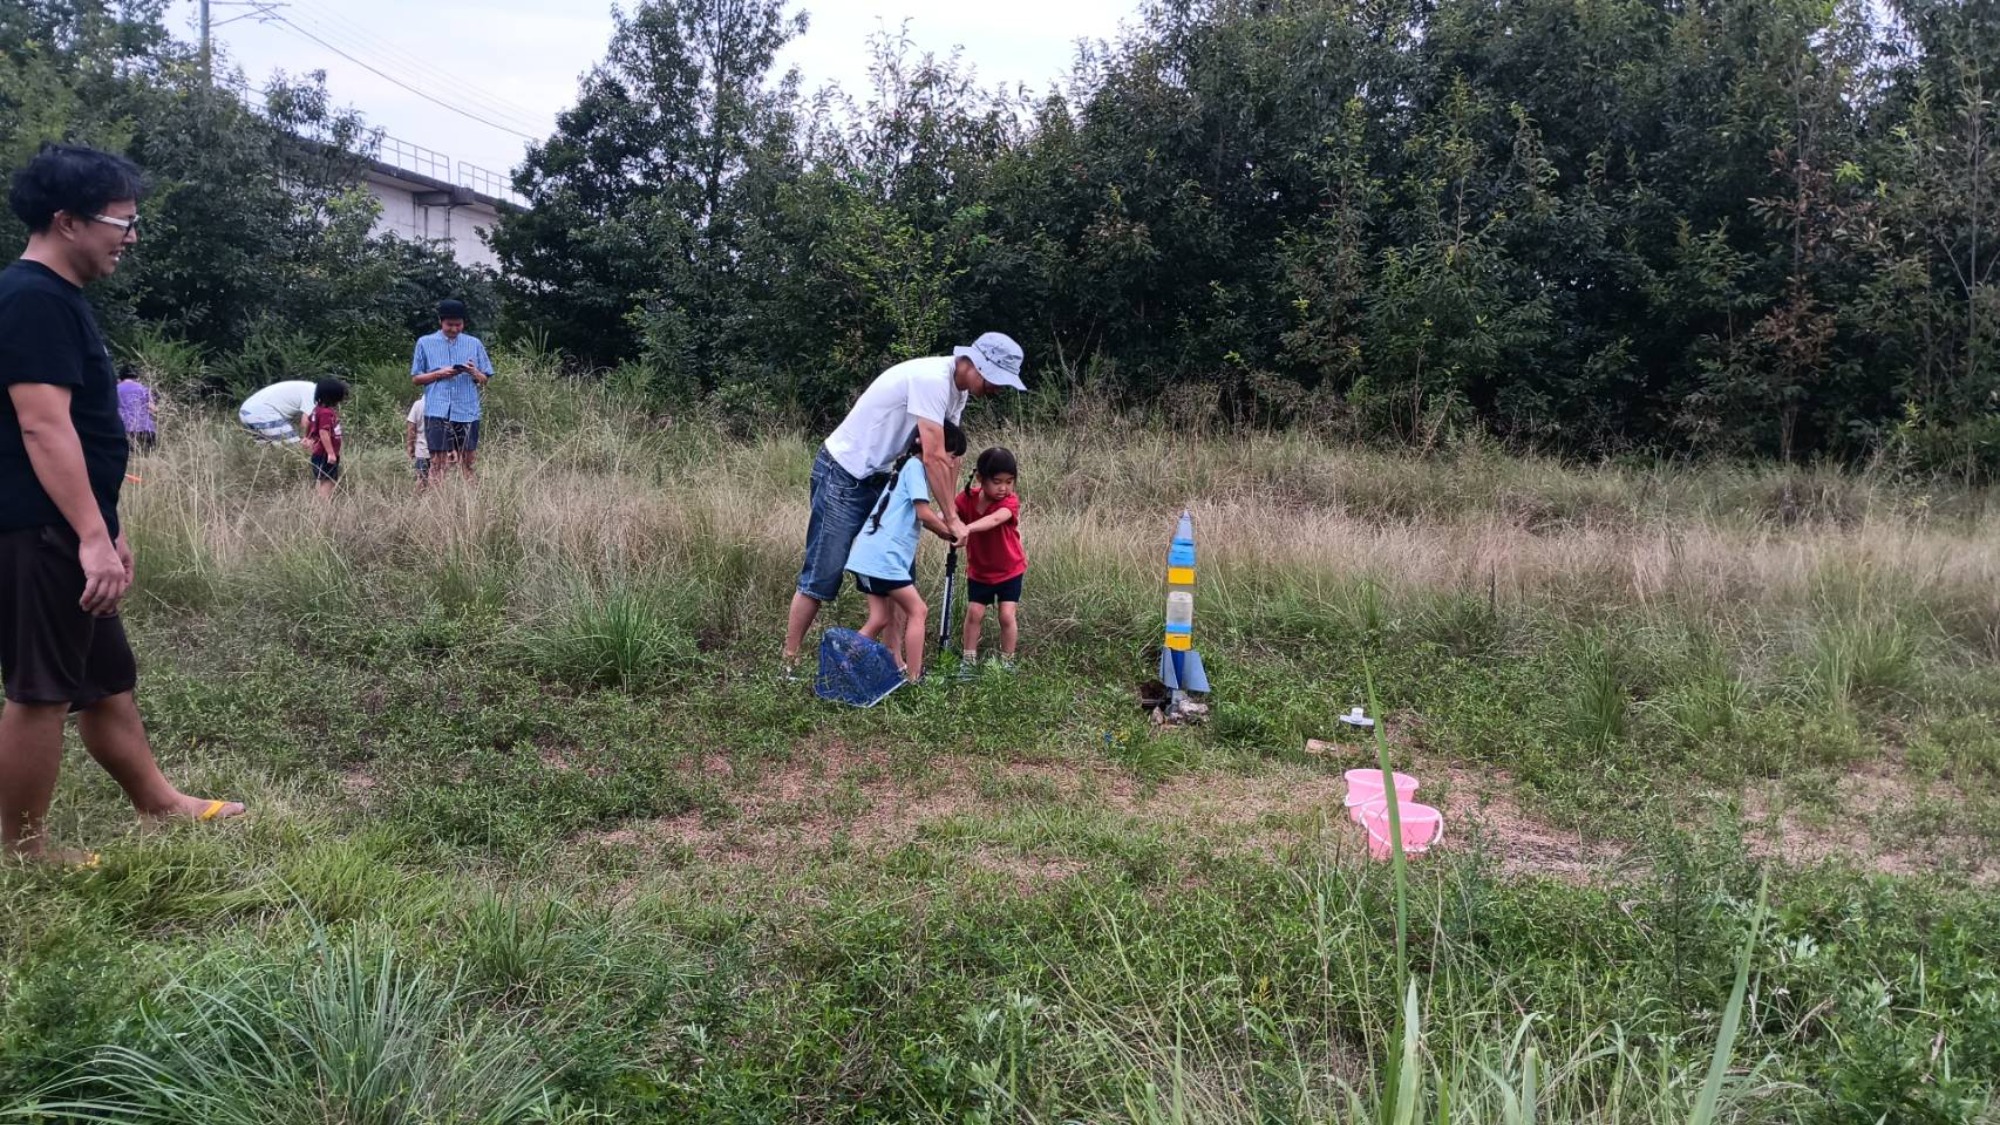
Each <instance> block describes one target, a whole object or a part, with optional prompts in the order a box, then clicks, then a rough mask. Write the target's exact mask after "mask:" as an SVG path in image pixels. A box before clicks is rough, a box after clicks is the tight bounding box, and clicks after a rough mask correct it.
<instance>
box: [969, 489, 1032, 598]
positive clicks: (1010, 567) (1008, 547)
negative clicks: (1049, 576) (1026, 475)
mask: <svg viewBox="0 0 2000 1125" xmlns="http://www.w3.org/2000/svg"><path fill="white" fill-rule="evenodd" d="M985 499H986V497H985V495H984V494H983V493H981V492H980V491H979V490H978V489H974V490H973V491H971V492H963V491H961V492H960V493H959V494H958V495H957V496H956V497H955V498H953V500H952V505H953V507H955V508H956V509H957V510H958V518H959V519H961V520H964V521H965V522H966V523H971V522H973V521H974V520H977V519H982V518H984V517H986V516H990V515H992V514H993V512H994V510H995V509H998V508H1005V509H1007V510H1008V511H1010V512H1012V513H1014V518H1013V519H1010V520H1008V521H1007V522H1006V523H1003V524H1001V525H1000V526H999V527H989V528H987V529H986V530H985V531H975V532H973V533H972V538H970V539H968V540H966V541H965V573H966V576H967V577H969V578H971V579H972V580H973V581H974V582H981V583H984V584H986V585H988V586H993V585H997V584H998V583H1001V582H1006V581H1009V580H1011V579H1014V578H1018V577H1020V576H1021V575H1023V574H1026V573H1027V572H1028V556H1027V553H1026V552H1024V551H1022V550H1021V498H1020V497H1018V496H1009V497H1007V498H1005V499H1003V500H1001V501H1000V502H999V503H998V504H995V505H993V506H992V507H990V508H985V509H984V510H982V509H981V505H982V504H983V503H984V502H985Z"/></svg>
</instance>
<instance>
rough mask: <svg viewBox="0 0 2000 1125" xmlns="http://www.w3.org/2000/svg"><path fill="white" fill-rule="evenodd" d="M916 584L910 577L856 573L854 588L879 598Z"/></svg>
mask: <svg viewBox="0 0 2000 1125" xmlns="http://www.w3.org/2000/svg"><path fill="white" fill-rule="evenodd" d="M850 573H853V572H850ZM914 585H916V582H915V581H913V580H911V579H908V578H870V577H868V576H867V575H865V574H860V573H854V588H855V589H857V590H859V591H861V592H862V593H864V594H873V595H874V596H876V597H878V598H886V597H888V596H889V595H890V594H893V593H895V592H896V591H898V590H900V589H903V588H904V587H905V586H914Z"/></svg>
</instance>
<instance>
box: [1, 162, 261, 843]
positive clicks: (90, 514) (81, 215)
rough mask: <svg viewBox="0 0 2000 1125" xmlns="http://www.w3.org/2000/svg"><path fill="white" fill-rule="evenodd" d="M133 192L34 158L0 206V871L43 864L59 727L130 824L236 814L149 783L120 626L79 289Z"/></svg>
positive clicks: (114, 509)
mask: <svg viewBox="0 0 2000 1125" xmlns="http://www.w3.org/2000/svg"><path fill="white" fill-rule="evenodd" d="M140 190H141V182H140V177H139V170H138V169H137V168H135V167H133V166H132V165H131V164H130V163H128V162H126V161H125V160H122V159H120V158H118V157H116V156H112V155H110V154H108V153H102V152H97V151H95V150H93V149H88V148H80V147H76V146H71V145H45V146H43V148H42V151H41V152H40V153H39V154H37V155H36V157H35V158H34V160H33V161H31V162H30V163H29V164H28V166H27V167H26V168H24V169H22V170H21V171H20V172H19V173H18V174H16V176H15V177H14V185H13V190H12V191H11V192H10V193H9V195H8V199H7V202H8V205H9V206H10V207H12V208H13V211H14V214H15V215H17V216H19V218H20V219H21V221H22V222H23V223H25V224H26V225H27V227H28V249H27V251H26V252H25V253H23V254H22V255H21V257H20V259H19V260H18V261H16V262H14V263H13V264H12V265H10V266H8V267H7V268H6V269H4V270H0V387H4V389H5V391H6V393H5V395H4V396H0V674H4V678H5V681H6V697H7V702H6V706H5V708H4V709H0V857H4V856H6V855H9V854H12V855H17V856H22V857H27V858H44V857H46V856H47V855H48V850H47V848H46V839H47V825H46V824H45V819H46V817H47V816H48V811H49V800H50V798H51V797H52V796H53V795H54V793H55V786H56V774H57V772H58V770H59V769H60V767H61V765H62V738H63V723H64V720H65V718H66V716H67V715H68V714H69V713H70V712H75V713H76V715H77V729H78V731H79V733H81V734H82V735H83V745H84V748H85V749H86V750H88V751H89V752H90V756H91V757H93V758H95V759H97V762H98V764H99V765H101V766H103V767H104V769H105V771H106V772H108V773H109V774H111V776H112V777H113V778H114V779H115V780H117V782H118V784H119V785H120V786H121V787H123V788H124V790H125V793H126V795H127V796H129V797H130V798H131V799H132V805H133V807H134V808H135V809H137V810H138V811H139V814H140V815H141V816H145V817H152V818H166V817H189V818H193V819H196V820H216V819H219V818H223V817H230V816H236V815H239V814H241V813H242V812H243V806H242V805H239V804H234V803H231V802H227V801H208V800H202V799H200V798H197V797H190V796H188V795H187V794H185V793H182V792H181V791H180V790H178V789H176V788H174V787H173V785H172V784H171V783H169V782H168V781H167V779H166V777H165V776H164V775H162V774H161V773H160V767H159V764H158V763H157V762H156V761H154V759H153V749H152V746H151V745H150V744H148V742H147V741H146V728H145V725H144V724H143V723H142V722H141V721H140V719H139V708H138V705H137V703H135V702H134V700H133V694H132V693H133V689H134V687H135V686H136V685H137V683H138V666H137V665H136V663H135V662H134V661H133V658H132V649H131V647H130V646H129V645H128V644H127V643H126V641H125V626H124V623H123V622H121V621H120V620H119V617H118V608H119V605H120V604H121V603H122V602H123V601H124V598H125V594H126V591H127V590H129V589H130V588H131V585H132V551H131V548H130V547H128V546H127V545H126V541H125V533H124V530H123V529H122V528H120V527H119V525H118V490H119V487H120V486H121V485H122V484H123V483H124V480H125V457H126V450H127V446H126V440H125V425H124V423H123V422H122V421H121V420H120V419H119V416H118V376H117V374H116V372H115V371H114V369H113V367H112V363H111V353H110V352H109V350H107V349H106V347H105V345H104V337H103V336H102V335H101V334H100V333H99V332H98V330H97V319H96V317H95V316H94V315H93V314H92V313H91V308H90V303H89V302H88V301H86V300H84V297H83V286H84V285H85V284H87V283H89V282H92V281H96V280H97V279H99V278H102V277H108V276H110V274H111V273H112V271H114V270H116V269H117V268H118V262H119V259H120V258H121V257H123V256H124V254H125V251H126V250H128V249H130V248H131V247H132V246H133V245H134V244H135V243H137V242H138V240H139V206H138V197H139V193H140ZM73 858H74V859H76V860H78V861H82V862H94V861H95V857H94V856H75V857H73Z"/></svg>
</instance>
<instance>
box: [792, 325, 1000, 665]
mask: <svg viewBox="0 0 2000 1125" xmlns="http://www.w3.org/2000/svg"><path fill="white" fill-rule="evenodd" d="M1022 358H1023V357H1022V353H1021V345H1019V344H1017V343H1015V342H1014V339H1013V337H1011V336H1008V335H1006V334H1004V333H1000V332H988V333H986V334H985V335H983V336H981V337H979V339H977V340H974V341H973V342H972V344H971V346H970V347H962V348H953V349H952V350H951V354H950V355H948V356H926V357H924V358H923V359H912V360H908V361H906V362H904V363H899V364H897V365H896V366H894V367H891V368H890V369H888V370H887V371H884V372H883V373H882V374H880V375H878V376H876V378H875V381H874V382H873V383H870V384H869V385H868V389H867V390H865V391H862V392H861V397H860V398H859V399H857V400H855V403H854V408H853V409H852V410H849V411H848V412H847V417H846V418H845V419H844V420H843V421H842V422H841V423H840V425H839V426H837V427H835V429H834V431H833V433H832V434H831V435H830V436H829V437H828V438H827V439H826V444H825V445H824V446H822V447H821V448H820V451H819V456H818V457H816V458H814V460H813V468H812V518H811V519H810V521H809V522H808V523H807V525H806V555H805V563H804V565H802V566H801V567H800V568H799V585H798V592H797V593H795V594H793V595H792V607H791V613H790V616H789V620H788V621H787V623H786V628H785V668H786V670H787V673H788V674H789V673H790V670H791V668H792V666H793V665H794V664H796V663H797V661H798V658H799V646H800V645H801V644H803V643H804V642H805V636H806V630H807V629H809V628H811V627H812V623H813V618H814V617H816V616H818V614H819V607H820V605H821V603H823V602H829V601H832V600H833V598H834V595H836V594H838V593H840V582H841V576H842V574H843V573H844V572H845V571H846V568H847V552H848V548H850V547H852V546H853V545H854V537H855V535H856V534H858V533H859V532H860V531H861V524H862V521H864V520H866V519H867V518H868V513H869V512H870V511H872V510H873V509H874V507H875V501H876V500H877V499H878V498H880V497H881V495H882V488H883V486H884V485H886V484H887V483H888V479H889V467H890V466H891V465H893V464H895V462H896V457H897V455H899V454H900V453H902V451H903V450H904V449H906V448H908V447H909V444H910V431H911V430H913V429H914V430H915V431H916V433H917V437H918V440H919V441H920V442H921V443H922V445H923V457H924V475H925V478H926V479H927V480H928V481H929V484H930V493H931V495H932V496H939V497H943V496H950V495H951V494H952V492H953V491H954V490H955V489H956V487H957V481H956V479H954V478H955V474H954V472H953V470H952V459H951V455H950V454H949V453H947V452H946V451H945V444H944V424H945V423H946V422H954V423H955V422H957V421H958V420H959V415H960V414H961V413H963V412H964V410H965V404H966V401H967V400H968V399H971V398H973V397H978V398H989V397H991V396H993V395H997V394H999V393H1000V390H1001V388H1003V387H1011V388H1013V389H1014V390H1017V391H1025V390H1027V389H1028V388H1027V387H1026V386H1025V385H1024V384H1022V382H1021V361H1022ZM939 514H940V515H941V516H943V518H944V520H945V522H946V524H947V526H948V527H949V529H950V531H951V533H952V542H953V543H954V544H956V543H957V542H958V541H959V540H960V539H963V538H964V537H965V524H964V523H963V522H961V521H960V520H959V519H958V516H957V513H956V512H953V511H952V510H951V506H950V505H949V504H942V505H940V506H939Z"/></svg>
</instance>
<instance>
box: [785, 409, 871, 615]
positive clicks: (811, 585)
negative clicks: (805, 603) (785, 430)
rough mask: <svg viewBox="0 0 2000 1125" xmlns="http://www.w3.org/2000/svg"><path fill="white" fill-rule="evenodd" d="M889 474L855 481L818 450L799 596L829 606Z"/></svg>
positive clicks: (826, 453) (826, 454)
mask: <svg viewBox="0 0 2000 1125" xmlns="http://www.w3.org/2000/svg"><path fill="white" fill-rule="evenodd" d="M888 483H889V474H887V473H877V474H876V475H874V476H872V477H869V478H868V479H867V480H856V479H854V477H853V475H852V474H850V473H849V472H848V471H847V470H846V469H843V468H841V467H840V462H838V461H835V460H834V459H833V454H831V453H828V452H827V451H826V448H825V447H824V446H822V447H821V448H820V451H819V456H818V457H815V458H813V467H812V518H811V519H810V520H809V521H808V522H807V523H806V561H805V564H804V565H803V566H801V567H799V593H801V594H804V595H805V596H806V597H809V598H811V599H812V600H814V601H816V602H830V601H832V600H833V599H834V597H835V596H836V595H838V594H839V593H840V579H841V575H842V574H844V573H845V572H846V570H847V552H848V551H849V550H851V549H852V548H853V547H854V537H855V536H856V535H859V534H861V525H862V524H863V523H865V522H867V520H868V515H869V513H870V512H873V511H874V510H875V502H876V501H877V500H880V499H881V498H882V489H883V488H884V487H886V486H887V485H888Z"/></svg>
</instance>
